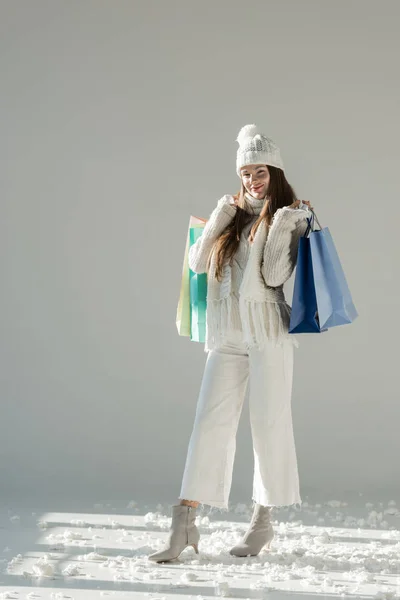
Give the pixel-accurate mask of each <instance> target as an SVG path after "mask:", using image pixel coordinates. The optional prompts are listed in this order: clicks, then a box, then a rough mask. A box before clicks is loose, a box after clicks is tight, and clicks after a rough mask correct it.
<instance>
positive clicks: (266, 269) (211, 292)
mask: <svg viewBox="0 0 400 600" xmlns="http://www.w3.org/2000/svg"><path fill="white" fill-rule="evenodd" d="M246 201H247V210H248V212H252V213H254V217H253V219H252V220H251V222H250V223H249V224H248V225H247V226H246V227H245V228H244V230H243V232H242V236H241V239H240V243H239V248H238V250H237V252H236V254H235V256H234V258H233V261H232V266H231V265H229V264H228V263H226V264H225V265H224V269H223V277H222V281H221V282H218V281H217V279H216V278H215V277H214V272H215V253H214V244H215V242H216V240H217V239H218V237H219V236H220V235H221V233H222V232H223V231H224V230H225V228H226V227H227V225H228V224H229V223H230V222H231V220H232V219H233V217H234V216H235V214H236V210H237V209H236V207H235V206H234V205H233V204H232V202H233V197H232V196H230V195H226V196H223V197H222V198H221V199H220V200H219V202H218V204H217V207H216V208H215V209H214V211H213V212H212V213H211V215H210V218H209V220H208V221H207V224H206V226H205V228H204V231H203V233H202V235H201V237H200V238H199V239H198V240H197V242H196V243H195V244H194V245H193V246H192V247H191V248H190V252H189V266H190V268H191V269H192V271H194V272H195V273H205V272H206V267H207V260H208V257H209V255H210V253H211V264H210V272H209V273H208V278H207V281H208V291H207V324H206V340H205V348H204V349H205V351H206V352H207V351H209V350H212V349H215V348H217V347H218V346H219V345H220V344H221V343H223V341H224V339H225V337H226V335H227V334H228V333H230V332H231V331H233V330H239V331H241V332H242V333H243V340H244V342H245V344H246V346H247V348H251V347H257V348H259V349H262V348H263V347H264V345H265V342H267V341H272V342H274V343H276V344H279V343H281V341H282V340H283V339H290V340H291V341H292V343H293V344H294V345H296V346H297V345H298V344H297V340H296V339H295V337H294V336H293V335H289V333H288V328H289V321H290V310H291V309H290V306H289V305H288V304H287V303H286V300H285V295H284V292H283V285H284V283H285V282H286V281H287V280H288V279H289V277H290V276H291V274H292V272H293V270H294V268H295V265H296V260H297V249H298V243H299V239H300V237H301V236H302V235H303V234H304V232H305V229H306V227H307V220H306V217H307V216H309V214H310V212H309V210H308V208H307V206H306V205H303V207H304V208H303V207H302V208H297V209H293V208H289V207H284V208H280V209H278V210H277V211H276V213H275V215H274V218H273V221H272V223H271V226H270V228H269V232H268V231H267V227H266V225H265V223H264V222H263V223H261V225H260V226H259V227H258V229H257V232H256V235H255V238H254V241H253V243H252V244H251V245H249V243H248V239H247V238H248V235H249V232H250V229H251V226H252V225H253V223H254V222H255V220H256V219H257V216H258V214H259V213H260V212H261V209H262V206H263V201H259V200H256V199H255V198H252V197H251V196H246Z"/></svg>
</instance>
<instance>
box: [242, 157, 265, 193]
mask: <svg viewBox="0 0 400 600" xmlns="http://www.w3.org/2000/svg"><path fill="white" fill-rule="evenodd" d="M241 173H242V182H243V185H244V187H245V188H246V190H247V192H249V194H251V195H252V196H253V197H254V198H260V199H261V198H265V196H266V195H267V190H268V186H269V181H270V176H269V170H268V167H267V165H265V166H263V165H261V166H260V165H249V166H248V167H246V168H245V169H242V171H241Z"/></svg>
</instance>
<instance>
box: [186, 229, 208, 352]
mask: <svg viewBox="0 0 400 600" xmlns="http://www.w3.org/2000/svg"><path fill="white" fill-rule="evenodd" d="M202 233H203V228H199V227H191V228H190V231H189V248H190V246H193V244H194V243H195V242H196V241H197V239H198V238H199V237H200V236H201V234H202ZM189 297H190V339H191V340H192V341H193V342H205V340H206V313H207V273H200V274H199V273H194V271H192V270H191V269H190V268H189Z"/></svg>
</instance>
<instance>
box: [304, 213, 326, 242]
mask: <svg viewBox="0 0 400 600" xmlns="http://www.w3.org/2000/svg"><path fill="white" fill-rule="evenodd" d="M310 211H311V213H312V217H307V222H308V225H307V229H306V231H305V234H304V237H308V236H309V235H310V233H311V232H312V231H315V221H317V223H318V227H319V229H320V230H321V229H322V227H321V223H320V222H319V221H318V218H317V215H316V214H315V212H314V210H313V209H312V208H310Z"/></svg>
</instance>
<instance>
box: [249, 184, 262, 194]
mask: <svg viewBox="0 0 400 600" xmlns="http://www.w3.org/2000/svg"><path fill="white" fill-rule="evenodd" d="M262 188H263V186H262V185H259V186H258V187H252V188H251V191H252V192H260V191H261V190H262Z"/></svg>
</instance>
